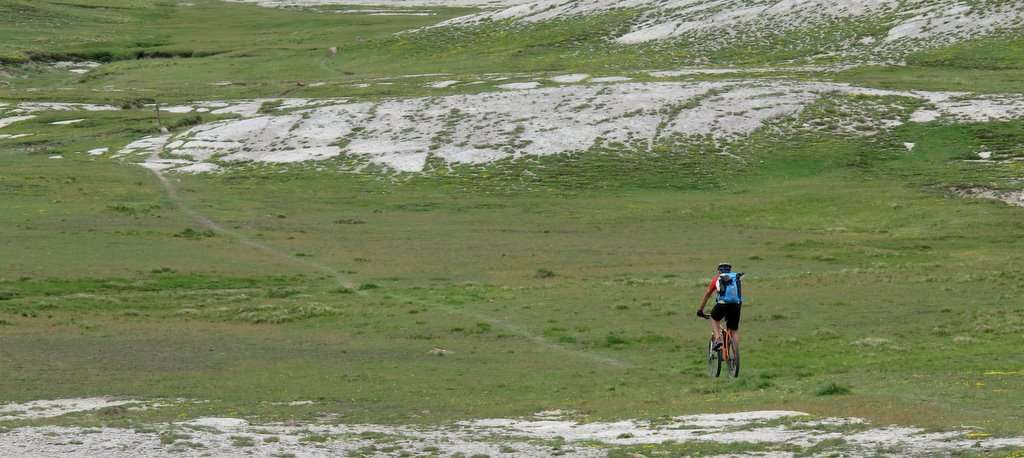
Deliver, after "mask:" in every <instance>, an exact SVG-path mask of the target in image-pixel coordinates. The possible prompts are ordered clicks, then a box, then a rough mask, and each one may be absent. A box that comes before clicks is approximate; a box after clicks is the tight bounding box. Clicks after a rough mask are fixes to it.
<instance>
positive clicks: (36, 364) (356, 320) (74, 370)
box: [0, 124, 1024, 432]
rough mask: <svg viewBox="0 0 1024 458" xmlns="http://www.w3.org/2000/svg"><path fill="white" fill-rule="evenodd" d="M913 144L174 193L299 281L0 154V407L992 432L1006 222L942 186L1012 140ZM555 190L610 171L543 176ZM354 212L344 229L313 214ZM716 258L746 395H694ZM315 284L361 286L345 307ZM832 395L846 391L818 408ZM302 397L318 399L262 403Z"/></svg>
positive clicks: (133, 203)
mask: <svg viewBox="0 0 1024 458" xmlns="http://www.w3.org/2000/svg"><path fill="white" fill-rule="evenodd" d="M907 129H910V130H907V131H905V132H900V133H899V135H896V134H894V135H896V136H895V137H893V141H894V142H895V141H897V140H898V139H899V138H902V137H901V135H914V136H918V135H919V136H921V138H925V139H927V140H922V141H921V143H920V145H919V146H918V148H919V149H915V154H913V155H906V154H903V155H897V154H893V153H891V152H886V151H892V149H887V148H895V145H894V146H892V147H887V146H885V144H884V143H879V140H877V139H876V140H871V141H853V140H844V139H842V137H840V136H836V137H832V138H827V137H817V138H803V137H795V139H794V141H791V142H789V143H786V144H784V145H778V146H775V147H774V148H770V147H769V148H768V149H764V150H762V149H760V146H763V145H762V144H761V143H760V142H761V140H758V139H757V138H754V139H752V146H751V148H753V149H758V150H759V154H761V155H762V156H761V157H762V158H763V160H765V163H764V164H763V166H760V167H749V168H740V169H737V170H733V171H731V172H729V173H730V174H731V175H728V176H727V177H728V178H729V179H723V177H722V176H721V173H722V172H721V171H718V170H715V169H714V168H713V167H712V168H707V167H708V165H709V163H708V162H707V161H703V162H702V161H700V160H698V159H696V158H689V157H687V156H685V155H683V156H667V157H665V158H662V159H661V160H663V161H664V164H665V165H669V164H674V165H676V166H685V165H686V164H695V165H700V167H697V168H694V169H692V170H693V173H692V174H691V175H692V176H690V177H688V178H687V180H686V181H682V182H679V181H678V180H676V179H675V177H674V176H673V175H672V174H669V173H653V172H652V173H644V172H643V171H644V170H647V168H646V167H649V165H645V164H644V163H643V161H642V160H641V159H640V158H630V157H624V158H623V157H618V158H616V157H615V156H614V155H611V154H612V153H609V154H610V155H609V156H607V157H606V158H605V159H604V160H600V161H598V160H592V159H590V158H582V157H575V156H565V157H555V158H549V159H546V160H547V161H549V162H547V163H546V165H547V166H548V170H549V172H548V173H550V175H547V176H542V177H540V179H539V181H538V182H535V183H533V184H532V185H530V186H524V184H523V183H522V182H521V179H520V178H518V175H516V174H515V173H513V172H512V171H514V170H515V167H516V166H517V164H518V163H513V164H509V167H508V168H507V169H505V170H506V171H508V173H507V174H506V175H501V174H497V175H494V176H489V177H485V176H484V175H481V174H477V171H474V170H467V171H464V172H463V171H458V170H457V171H456V173H452V174H450V175H448V176H445V177H423V178H414V179H410V180H404V179H400V180H394V179H390V178H386V177H384V176H380V175H373V174H370V175H335V174H326V175H325V174H322V173H317V172H315V171H313V170H310V171H303V170H302V169H301V168H294V169H293V170H292V171H291V172H288V173H281V172H279V171H277V170H275V169H274V168H268V169H266V170H262V171H260V170H251V171H246V172H234V173H228V174H224V175H215V176H179V177H176V178H177V179H178V180H180V181H178V182H177V186H178V187H179V192H180V193H181V195H183V196H184V198H185V201H186V202H187V203H188V205H190V206H191V207H192V208H194V209H197V210H200V211H201V212H202V213H203V214H205V215H207V216H209V217H211V218H213V219H214V220H216V221H218V222H220V223H221V224H222V225H224V226H226V227H229V228H231V230H232V231H234V233H235V234H237V235H238V236H242V237H245V238H247V239H249V240H256V241H259V242H260V243H262V244H265V245H267V246H270V247H273V248H275V249H277V250H279V251H280V252H281V253H286V254H291V255H294V254H295V253H304V254H310V255H311V256H310V257H301V258H300V257H294V256H293V259H296V260H297V259H308V260H311V262H315V263H318V264H316V265H309V264H305V263H303V262H298V261H289V260H288V259H287V258H285V257H281V256H276V255H272V254H270V253H267V252H264V251H261V250H256V249H253V248H251V247H248V246H245V245H242V244H239V243H238V240H236V239H233V238H232V237H231V236H229V235H226V234H214V235H213V236H210V237H181V236H176V235H180V234H182V233H184V232H187V231H188V229H192V231H193V232H194V233H199V232H201V231H202V229H201V228H200V226H197V223H196V222H195V221H190V220H189V218H188V216H187V215H186V214H182V213H181V212H179V211H178V210H176V209H175V208H174V207H173V206H172V205H170V204H169V203H168V202H166V201H165V200H164V199H165V197H164V196H163V195H162V190H161V188H160V186H159V184H158V183H156V181H155V179H154V178H153V177H152V176H149V175H147V174H146V173H143V170H141V169H136V168H133V167H129V166H125V165H119V164H116V163H112V162H109V161H106V160H102V161H84V162H81V163H80V166H77V167H75V168H73V169H69V168H67V165H66V164H67V162H61V161H56V160H50V159H48V158H47V157H46V156H43V155H40V154H25V149H27V148H30V147H31V146H28V145H22V146H20V147H15V148H12V147H7V149H6V150H5V151H6V152H5V156H4V158H5V166H6V167H5V170H6V172H5V174H4V175H3V177H2V178H0V180H2V181H0V186H4V187H5V189H7V190H8V192H5V193H4V194H3V200H2V201H0V205H3V206H4V207H5V208H7V209H8V210H7V211H5V212H4V213H3V214H4V215H5V216H4V217H3V218H4V219H3V224H2V226H0V227H3V230H4V232H5V237H6V238H7V239H8V240H14V241H16V243H14V244H12V245H10V247H9V248H8V250H9V253H10V254H11V255H10V256H7V257H5V259H4V261H3V269H2V271H3V272H4V275H3V280H2V281H0V292H2V293H3V297H4V298H5V300H2V301H0V317H2V318H3V320H5V321H6V322H8V323H10V325H7V326H3V327H2V328H0V340H2V343H3V348H4V349H5V350H4V353H3V358H0V362H2V364H3V365H4V370H5V372H6V373H11V374H17V375H16V376H13V377H10V378H6V379H5V380H4V381H3V382H0V391H2V392H3V393H5V394H6V397H7V398H8V399H11V400H29V399H40V398H57V397H71V396H88V395H107V394H117V395H124V396H131V397H142V398H158V397H170V398H178V397H183V398H188V399H208V400H211V403H209V404H203V405H199V406H196V407H194V408H191V409H190V410H187V411H183V412H179V411H178V410H175V409H163V410H158V411H153V412H140V413H131V414H129V415H131V416H133V417H138V418H145V419H169V418H171V417H177V416H178V415H179V414H181V413H184V414H186V415H187V416H189V417H192V416H199V415H212V414H215V413H218V412H219V413H223V412H225V411H228V410H230V411H232V412H236V413H237V414H238V415H251V416H255V417H256V418H259V419H262V420H266V421H278V420H282V419H287V418H297V419H310V418H312V417H311V415H313V412H314V411H324V410H327V411H334V412H338V413H341V414H342V415H343V418H345V419H347V420H349V421H379V422H436V421H443V420H453V419H459V418H476V417H492V416H516V415H526V414H530V413H532V412H536V411H541V410H550V409H576V410H582V411H584V412H587V413H590V414H592V415H593V416H594V417H595V418H624V417H641V418H655V417H658V416H664V415H679V414H685V413H696V412H707V411H723V410H726V411H728V410H749V409H756V408H769V407H773V408H778V407H784V408H787V409H794V410H805V411H808V412H812V413H816V414H820V415H829V416H831V415H853V416H861V417H866V418H869V419H872V420H875V421H878V422H882V423H886V422H896V423H907V424H918V425H924V426H934V427H950V426H957V425H960V424H975V425H979V426H982V427H984V428H986V430H992V431H996V432H998V431H1003V432H1009V431H1013V430H1015V429H1017V428H1019V427H1020V425H1021V424H1022V419H1021V417H1020V416H1019V413H1018V412H1017V411H1016V410H1015V409H1014V408H1012V407H1010V406H1011V405H1014V404H1013V403H1012V402H1007V396H1010V397H1012V396H1014V394H1013V393H1014V391H1013V389H1012V386H1013V384H1014V383H1015V379H1014V378H1013V376H999V375H985V373H986V372H989V371H992V370H1003V371H1009V372H1012V371H1015V370H1018V369H1019V367H1017V366H1015V362H1014V360H1013V358H1012V357H1011V356H1010V355H1012V354H1013V349H1014V348H1016V347H1017V346H1018V345H1019V344H1020V342H1019V337H1018V336H1019V332H1020V330H1021V329H1024V316H1022V315H1021V314H1020V312H1019V310H1017V308H1016V307H1014V306H1013V303H1012V300H1013V298H1014V297H1016V295H1017V294H1019V292H1020V285H1019V284H1018V282H1015V281H1014V280H1013V279H1014V275H1013V274H1012V272H1016V271H1019V270H1020V269H1021V268H1024V265H1022V264H1024V257H1022V256H1020V255H1019V254H1017V250H1016V249H1015V247H1016V246H1017V245H1018V244H1019V243H1020V236H1019V235H1018V234H1019V233H1020V230H1018V229H1020V228H1021V223H1020V215H1021V210H1020V209H1019V208H1013V207H1007V206H1005V205H1004V204H1001V203H992V202H987V201H974V200H959V199H951V198H949V197H948V196H947V195H946V194H945V193H944V192H943V191H941V189H942V188H941V185H942V184H958V183H960V182H959V181H957V180H959V179H961V178H962V177H970V176H971V175H970V174H969V173H967V172H969V171H971V170H973V169H974V167H975V166H974V165H970V164H964V163H962V162H960V161H959V154H960V152H961V151H962V150H963V148H965V147H967V146H969V145H971V144H972V142H975V141H979V140H978V139H979V138H983V139H991V138H1004V137H1005V138H1008V139H1009V140H1008V141H1009V142H1010V143H1012V142H1013V141H1014V140H1012V139H1013V137H1012V135H1013V133H1014V132H1015V130H1014V129H1012V128H1010V126H1009V125H1007V126H1005V127H1000V126H999V125H997V124H992V125H986V126H974V127H972V126H938V125H924V126H919V127H913V128H910V127H908V128H907ZM54 135H56V134H54ZM1007 135H1009V137H1006V136H1007ZM764 141H765V142H767V139H764ZM986 141H988V140H986ZM822 151H828V152H829V158H828V160H826V161H822V160H821V157H822V153H821V152H822ZM879 151H881V153H879ZM701 164H702V165H701ZM520 165H521V164H520ZM495 168H496V169H497V168H499V167H495ZM573 172H578V173H576V176H578V177H587V176H593V177H605V180H603V181H600V182H599V181H592V180H588V179H564V178H560V177H566V176H572V173H573ZM983 172H984V171H982V170H976V171H974V172H971V173H979V174H980V173H983ZM908 177H909V178H910V179H907V178H908ZM69 178H74V179H73V180H69ZM865 180H870V181H872V186H871V187H868V188H865V187H864V186H863V183H864V181H865ZM84 183H88V186H85V185H83V184H84ZM79 188H81V189H79ZM851 195H856V196H857V198H856V199H851V198H850V196H851ZM282 216H283V217H282ZM349 219H358V220H361V221H363V222H364V223H363V224H338V223H336V222H335V221H339V220H341V221H345V220H349ZM41 253H44V254H45V255H42V256H41V255H40V254H41ZM723 259H724V260H731V261H732V262H733V264H734V265H735V266H737V268H738V269H740V270H744V271H746V272H748V284H747V286H748V288H749V289H748V293H747V295H748V296H749V298H750V300H749V304H748V306H747V308H746V309H745V313H744V323H745V324H744V326H743V330H744V333H743V336H744V338H743V346H744V353H743V355H744V358H745V363H744V377H743V379H741V380H740V381H737V382H731V383H730V382H727V381H724V380H722V381H714V380H708V379H707V378H706V376H705V375H704V370H703V368H702V364H703V362H702V357H701V351H700V349H701V347H702V345H703V342H704V338H705V335H706V333H707V329H706V326H707V325H706V323H704V322H703V321H699V320H696V319H692V320H691V319H690V316H691V315H692V311H693V310H692V309H693V308H694V307H695V306H696V302H697V301H698V299H699V297H700V294H701V292H702V291H703V287H704V285H705V284H706V281H707V279H708V277H709V275H710V274H709V270H711V266H714V265H716V264H717V263H718V262H719V261H721V260H723ZM317 265H320V266H325V267H329V268H330V269H333V270H335V271H337V272H340V273H342V275H344V276H346V277H349V278H350V279H351V280H353V282H354V283H355V284H362V285H364V286H362V287H359V288H358V289H359V290H360V294H352V293H351V291H350V290H348V289H345V288H340V287H339V285H338V283H337V282H336V280H335V279H334V278H333V277H331V276H330V275H327V274H325V273H324V271H323V270H322V269H320V268H317V267H316V266H317ZM538 272H551V273H553V274H554V275H547V274H545V275H538ZM366 285H374V287H373V288H370V287H368V286H366ZM993 287H996V288H997V289H998V290H1000V291H1002V292H1001V293H999V294H995V295H993V294H990V291H991V290H992V288H993ZM967 316H970V317H971V318H966V317H967ZM43 330H45V331H46V332H45V333H43V332H42V331H43ZM822 342H827V343H828V344H827V345H822ZM433 348H442V349H445V350H447V351H448V352H449V353H448V354H447V355H446V356H445V357H443V358H439V357H437V356H435V355H432V354H430V353H429V351H430V350H431V349H433ZM895 349H900V351H895ZM40 361H44V362H40ZM99 367H115V368H117V369H116V370H98V368H99ZM58 368H59V369H58ZM172 374H173V376H172ZM419 380H435V381H437V383H426V384H424V383H419V382H418V381H419ZM829 383H835V384H837V385H841V386H845V387H851V388H852V390H851V393H849V394H847V395H845V396H814V394H815V393H818V392H819V390H820V389H821V387H822V386H825V385H826V384H829ZM979 384H981V385H979ZM908 386H912V387H913V388H912V389H907V387H908ZM242 388H244V389H242ZM301 399H317V400H321V404H320V405H316V406H315V408H314V407H308V406H298V407H282V406H275V405H271V404H267V403H266V402H283V401H291V400H301ZM993 415H995V416H993ZM994 418H998V420H993V419H994Z"/></svg>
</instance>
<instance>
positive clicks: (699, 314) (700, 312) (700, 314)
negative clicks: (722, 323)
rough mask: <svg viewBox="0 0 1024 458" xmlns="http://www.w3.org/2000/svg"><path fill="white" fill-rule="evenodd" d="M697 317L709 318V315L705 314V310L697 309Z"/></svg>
mask: <svg viewBox="0 0 1024 458" xmlns="http://www.w3.org/2000/svg"><path fill="white" fill-rule="evenodd" d="M697 318H704V319H707V318H708V316H707V315H705V314H704V311H703V310H697Z"/></svg>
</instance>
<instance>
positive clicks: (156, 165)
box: [141, 135, 632, 369]
mask: <svg viewBox="0 0 1024 458" xmlns="http://www.w3.org/2000/svg"><path fill="white" fill-rule="evenodd" d="M171 137H172V136H171V135H163V136H160V137H156V138H154V139H153V141H152V143H151V150H150V153H149V156H148V157H147V159H146V160H145V161H144V162H143V163H142V164H141V165H142V166H143V167H145V168H147V169H149V170H150V171H152V172H153V174H154V175H156V177H157V178H158V179H159V180H160V183H161V184H162V185H163V187H164V191H165V192H166V193H167V197H168V198H169V199H170V200H171V202H173V203H174V206H175V207H176V208H177V209H179V210H181V211H182V212H184V213H185V214H187V215H188V216H189V217H190V218H192V220H194V221H195V222H197V223H198V224H200V225H201V226H202V227H204V228H206V229H209V230H211V231H213V232H215V233H217V234H220V235H223V236H225V237H227V238H229V239H231V240H234V241H236V242H238V243H241V244H243V245H245V246H248V247H251V248H254V249H256V250H259V251H262V252H264V253H268V254H270V255H273V256H275V257H277V258H280V259H284V260H286V261H288V262H291V263H293V264H297V265H300V266H303V267H306V268H310V269H313V270H316V271H318V272H322V273H325V274H327V275H330V276H331V277H333V278H334V280H335V281H336V282H337V283H338V285H340V286H343V287H345V288H348V289H351V290H353V291H356V292H357V293H358V294H366V292H365V291H360V290H359V289H358V288H357V285H356V283H355V282H354V281H353V280H352V279H351V278H349V277H347V276H345V275H343V274H342V273H341V272H338V271H337V270H335V269H333V268H331V267H329V266H327V265H324V264H321V263H318V262H314V261H311V260H308V259H305V258H298V257H295V256H293V255H291V254H288V253H286V252H284V251H282V250H280V249H278V248H274V247H272V246H269V245H266V244H263V243H260V242H259V241H257V240H253V239H251V238H249V237H246V236H244V235H242V234H240V233H238V232H236V231H233V230H230V229H227V228H225V227H224V226H221V225H220V224H218V223H217V222H216V221H214V220H212V219H210V218H209V217H207V216H206V215H203V214H202V213H200V212H198V211H196V210H195V209H193V208H192V207H190V206H189V205H188V204H187V203H186V202H185V201H184V200H183V199H182V198H181V197H180V196H179V195H178V189H177V187H175V186H174V182H173V180H171V179H170V178H169V177H168V176H167V174H165V173H164V170H165V169H167V168H169V167H170V166H172V165H174V162H173V160H166V159H162V158H161V157H160V153H161V152H162V151H163V150H164V148H165V147H166V146H167V144H168V143H169V142H170V140H171ZM424 305H429V306H432V307H435V308H439V309H442V310H445V311H447V312H449V313H452V314H459V315H465V316H469V317H471V318H473V319H476V320H480V321H484V322H487V323H489V324H491V325H492V326H495V327H498V328H501V329H504V330H505V331H508V332H512V333H514V334H515V335H518V336H521V337H523V338H524V339H526V340H528V341H530V342H531V343H533V344H535V345H538V346H541V347H544V348H545V349H548V350H551V351H557V352H559V353H563V354H566V355H570V356H574V357H579V358H583V359H588V360H590V361H593V362H596V363H600V364H605V365H608V366H611V367H615V368H620V369H627V368H630V367H632V365H631V364H629V363H627V362H624V361H620V360H618V359H615V358H611V357H607V356H601V355H597V354H594V353H589V352H586V351H581V350H577V349H574V348H570V347H567V346H563V345H559V344H557V343H555V342H551V341H549V340H547V339H545V338H544V337H542V336H539V335H536V334H533V333H531V332H529V331H528V330H526V329H524V328H521V327H519V326H516V325H515V324H512V323H509V322H508V321H506V320H504V319H501V318H495V317H493V316H489V315H485V314H481V313H477V312H473V311H469V310H464V309H456V308H452V307H449V306H448V305H446V304H441V303H430V304H424Z"/></svg>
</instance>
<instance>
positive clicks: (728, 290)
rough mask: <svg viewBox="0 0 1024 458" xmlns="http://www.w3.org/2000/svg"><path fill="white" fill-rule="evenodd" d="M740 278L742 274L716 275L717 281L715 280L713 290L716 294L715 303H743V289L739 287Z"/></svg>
mask: <svg viewBox="0 0 1024 458" xmlns="http://www.w3.org/2000/svg"><path fill="white" fill-rule="evenodd" d="M742 277H743V274H742V273H739V274H737V273H733V272H728V273H723V274H720V275H718V280H715V289H716V290H717V292H718V301H717V302H718V303H719V304H742V303H743V289H742V288H741V287H740V278H742Z"/></svg>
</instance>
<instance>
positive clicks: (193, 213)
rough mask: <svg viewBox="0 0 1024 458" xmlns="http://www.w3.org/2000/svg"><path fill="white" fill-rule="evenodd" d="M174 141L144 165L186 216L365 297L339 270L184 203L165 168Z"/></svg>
mask: <svg viewBox="0 0 1024 458" xmlns="http://www.w3.org/2000/svg"><path fill="white" fill-rule="evenodd" d="M170 139H171V135H165V136H163V137H162V138H161V139H160V141H159V142H158V143H157V144H156V145H155V146H154V147H153V150H152V151H150V154H149V157H147V158H146V161H145V162H143V163H142V164H141V165H142V166H143V167H145V168H147V169H149V170H150V171H152V172H153V174H154V175H156V177H157V178H158V179H159V180H160V183H161V184H162V185H163V187H164V191H165V192H166V193H167V197H168V198H169V199H170V200H171V202H172V203H173V204H174V206H175V208H177V209H178V210H181V211H183V212H185V214H187V215H188V216H189V217H190V218H192V219H193V220H194V221H195V222H197V223H199V224H200V225H202V226H203V227H205V228H206V229H209V230H211V231H213V232H214V233H217V234H220V235H223V236H226V237H228V238H230V239H232V240H234V241H236V242H238V243H241V244H243V245H245V246H248V247H250V248H254V249H256V250H259V251H262V252H264V253H267V254H270V255H273V256H275V257H277V258H280V259H284V260H286V261H289V262H292V263H294V264H298V265H301V266H304V267H307V268H310V269H313V270H316V271H319V272H321V273H325V274H327V275H330V276H331V277H333V278H334V280H335V281H336V282H337V283H338V285H341V286H343V287H345V288H348V289H351V290H354V291H356V292H358V293H360V294H364V292H362V291H358V288H357V287H356V284H355V282H353V281H352V279H350V278H349V277H346V276H345V275H342V273H341V272H338V271H337V270H335V269H333V268H331V267H329V266H327V265H324V264H321V263H319V262H315V261H311V260H309V259H304V258H299V257H296V256H293V255H291V254H288V253H286V252H284V251H281V250H280V249H278V248H274V247H272V246H270V245H266V244H264V243H261V242H259V241H257V240H253V239H251V238H249V237H246V236H245V235H242V234H240V233H238V232H236V231H233V230H231V229H227V228H225V227H224V226H221V225H220V224H218V223H217V222H216V221H214V220H212V219H210V218H208V217H207V216H206V215H203V214H202V213H199V212H198V211H197V210H195V209H194V208H192V207H190V206H189V205H188V204H187V203H186V202H185V201H184V199H182V198H181V196H179V195H178V188H177V187H175V186H174V183H173V182H172V181H171V180H170V179H169V178H168V177H167V175H166V174H164V172H163V170H164V168H166V165H168V163H167V162H163V161H161V159H160V152H161V151H163V150H164V147H165V146H166V145H167V143H168V142H169V141H170Z"/></svg>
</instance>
